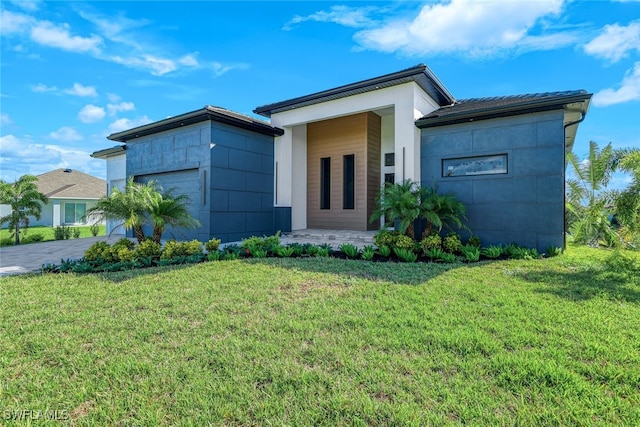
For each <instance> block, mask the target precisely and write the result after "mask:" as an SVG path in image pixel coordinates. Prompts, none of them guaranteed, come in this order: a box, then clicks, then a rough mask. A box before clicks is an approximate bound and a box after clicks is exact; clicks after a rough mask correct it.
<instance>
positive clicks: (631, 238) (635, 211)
mask: <svg viewBox="0 0 640 427" xmlns="http://www.w3.org/2000/svg"><path fill="white" fill-rule="evenodd" d="M617 156H618V157H619V158H620V163H619V168H620V170H622V171H624V172H626V173H628V174H630V175H631V183H630V184H629V186H628V187H627V188H626V189H624V190H622V191H614V192H613V197H614V199H615V202H614V207H615V215H616V220H617V221H618V222H619V224H620V229H619V230H618V233H619V235H620V239H621V240H622V243H623V244H624V245H626V246H633V247H635V248H639V247H640V149H637V148H636V149H624V150H619V151H618V152H617Z"/></svg>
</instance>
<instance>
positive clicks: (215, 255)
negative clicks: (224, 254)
mask: <svg viewBox="0 0 640 427" xmlns="http://www.w3.org/2000/svg"><path fill="white" fill-rule="evenodd" d="M207 259H208V260H209V261H218V260H219V259H220V251H210V252H209V253H207Z"/></svg>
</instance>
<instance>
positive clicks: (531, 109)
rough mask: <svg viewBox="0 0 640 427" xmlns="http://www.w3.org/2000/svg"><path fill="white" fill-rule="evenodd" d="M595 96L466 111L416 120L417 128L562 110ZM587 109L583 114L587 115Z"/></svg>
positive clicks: (583, 94)
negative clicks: (566, 106) (568, 105)
mask: <svg viewBox="0 0 640 427" xmlns="http://www.w3.org/2000/svg"><path fill="white" fill-rule="evenodd" d="M592 96H593V94H592V93H586V92H585V93H581V94H578V95H570V96H558V97H555V98H547V99H544V100H536V101H528V102H523V103H522V104H516V105H507V106H501V107H490V108H485V109H479V110H473V111H465V112H461V113H459V114H450V115H447V116H444V117H429V118H424V117H423V118H421V119H418V120H416V126H417V127H418V128H420V129H424V128H430V127H438V126H447V125H453V124H459V123H466V122H471V121H476V120H489V119H495V118H499V117H508V116H514V115H518V114H528V113H538V112H542V111H550V110H560V109H563V108H564V106H565V105H567V104H571V103H574V102H584V101H589V100H590V99H591V97H592ZM586 108H588V105H587V106H586V107H585V109H584V111H583V113H586Z"/></svg>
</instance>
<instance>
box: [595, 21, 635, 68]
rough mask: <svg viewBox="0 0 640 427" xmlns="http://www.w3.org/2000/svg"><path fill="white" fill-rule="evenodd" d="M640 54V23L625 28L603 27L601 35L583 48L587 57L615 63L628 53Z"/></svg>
mask: <svg viewBox="0 0 640 427" xmlns="http://www.w3.org/2000/svg"><path fill="white" fill-rule="evenodd" d="M634 50H635V51H638V52H640V21H635V22H632V23H631V24H629V25H627V26H626V27H625V26H622V25H618V24H612V25H605V26H604V29H603V30H602V33H601V34H600V35H599V36H598V37H596V38H595V39H593V40H591V41H590V42H589V43H587V44H586V45H585V46H584V51H585V52H586V53H588V54H589V55H593V56H596V57H599V58H604V59H607V60H609V61H611V62H617V61H619V60H620V59H622V58H624V57H625V56H627V53H628V52H632V51H634Z"/></svg>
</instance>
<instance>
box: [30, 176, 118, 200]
mask: <svg viewBox="0 0 640 427" xmlns="http://www.w3.org/2000/svg"><path fill="white" fill-rule="evenodd" d="M37 178H38V182H37V183H36V185H37V186H38V191H39V192H41V193H43V194H44V195H45V196H47V197H49V198H54V199H96V200H97V199H99V198H100V197H103V196H106V195H107V182H106V181H105V180H104V179H100V178H96V177H95V176H92V175H88V174H86V173H83V172H79V171H77V170H73V169H56V170H54V171H51V172H47V173H43V174H41V175H37Z"/></svg>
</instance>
